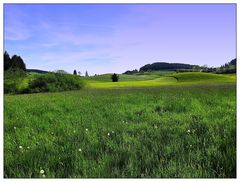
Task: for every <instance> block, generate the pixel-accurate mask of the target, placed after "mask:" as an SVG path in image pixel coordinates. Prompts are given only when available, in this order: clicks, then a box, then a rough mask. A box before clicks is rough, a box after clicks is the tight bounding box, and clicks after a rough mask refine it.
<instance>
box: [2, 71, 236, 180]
mask: <svg viewBox="0 0 240 182" xmlns="http://www.w3.org/2000/svg"><path fill="white" fill-rule="evenodd" d="M186 75H187V76H186ZM173 76H174V77H178V78H174V77H173ZM195 76H197V75H195ZM200 76H201V80H199V79H197V80H198V83H201V84H200V85H199V86H198V85H196V84H195V85H194V84H193V85H194V86H187V85H185V86H182V85H184V84H185V83H184V82H187V83H188V84H192V83H196V78H194V77H193V75H191V74H190V73H184V74H172V77H161V78H158V79H149V80H142V81H136V82H140V83H142V82H147V83H149V82H152V83H154V82H157V83H158V81H159V82H160V80H161V79H162V81H161V82H165V83H168V82H171V83H173V82H172V81H173V80H174V84H175V85H174V84H173V85H172V86H171V87H167V86H166V87H156V88H154V87H153V88H131V89H130V88H126V89H85V90H81V91H73V92H62V93H46V94H29V95H15V96H10V95H9V96H4V132H5V133H4V176H5V177H42V175H41V174H40V173H39V171H40V170H41V169H43V170H44V171H45V175H46V177H236V88H235V84H227V83H234V82H235V76H232V75H226V76H225V75H214V76H213V77H212V75H208V74H207V75H206V76H208V77H211V79H210V78H206V77H205V75H204V76H203V75H200ZM215 76H217V78H216V77H215ZM198 77H199V74H198ZM203 77H204V78H203ZM230 78H232V79H230ZM167 79H169V80H167ZM204 79H205V80H204ZM177 80H179V81H177ZM193 80H195V82H194V81H193ZM95 82H96V81H95ZM127 82H129V84H130V83H132V81H126V83H127ZM119 83H121V82H119ZM147 83H146V84H147ZM203 83H208V84H207V85H204V84H203ZM213 83H214V84H213ZM102 84H112V82H104V83H103V82H102ZM140 85H141V84H140ZM138 86H139V84H138ZM157 86H159V85H157ZM105 88H106V87H105ZM14 127H16V129H14ZM86 129H88V131H86ZM108 133H109V135H108ZM19 146H22V149H20V148H19ZM79 149H81V151H79Z"/></svg>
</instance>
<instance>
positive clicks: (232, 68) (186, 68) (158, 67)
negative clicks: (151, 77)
mask: <svg viewBox="0 0 240 182" xmlns="http://www.w3.org/2000/svg"><path fill="white" fill-rule="evenodd" d="M236 63H237V59H236V58H235V59H233V60H231V61H230V62H228V63H226V64H224V65H222V66H220V67H208V66H207V65H203V66H199V65H190V64H183V63H166V62H155V63H152V64H146V65H144V66H142V67H141V68H140V69H139V71H138V70H137V69H134V70H132V71H131V70H127V71H126V72H124V73H123V74H129V75H131V74H136V73H142V72H152V71H176V72H212V73H217V74H222V73H236Z"/></svg>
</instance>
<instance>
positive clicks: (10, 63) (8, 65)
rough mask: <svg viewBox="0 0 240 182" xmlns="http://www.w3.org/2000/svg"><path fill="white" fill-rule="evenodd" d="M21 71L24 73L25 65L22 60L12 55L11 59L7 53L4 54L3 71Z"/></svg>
mask: <svg viewBox="0 0 240 182" xmlns="http://www.w3.org/2000/svg"><path fill="white" fill-rule="evenodd" d="M9 69H11V70H17V69H20V70H23V71H26V65H25V63H24V61H23V59H22V58H21V57H20V56H18V55H13V56H12V58H10V56H9V54H8V53H7V51H5V52H4V71H6V70H9Z"/></svg>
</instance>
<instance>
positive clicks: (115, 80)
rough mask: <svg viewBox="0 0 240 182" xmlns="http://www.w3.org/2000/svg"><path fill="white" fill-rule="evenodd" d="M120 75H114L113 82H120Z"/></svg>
mask: <svg viewBox="0 0 240 182" xmlns="http://www.w3.org/2000/svg"><path fill="white" fill-rule="evenodd" d="M118 78H119V77H118V75H117V74H116V73H114V74H113V75H112V81H113V82H118Z"/></svg>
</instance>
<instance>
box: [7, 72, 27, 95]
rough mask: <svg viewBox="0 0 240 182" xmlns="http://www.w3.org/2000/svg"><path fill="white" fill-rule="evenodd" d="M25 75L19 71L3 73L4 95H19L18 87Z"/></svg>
mask: <svg viewBox="0 0 240 182" xmlns="http://www.w3.org/2000/svg"><path fill="white" fill-rule="evenodd" d="M25 77H26V73H25V72H24V71H23V70H21V69H12V68H10V69H8V70H5V71H4V93H5V94H6V93H19V92H20V90H19V87H20V84H21V82H22V80H23V79H24V78H25Z"/></svg>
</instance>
